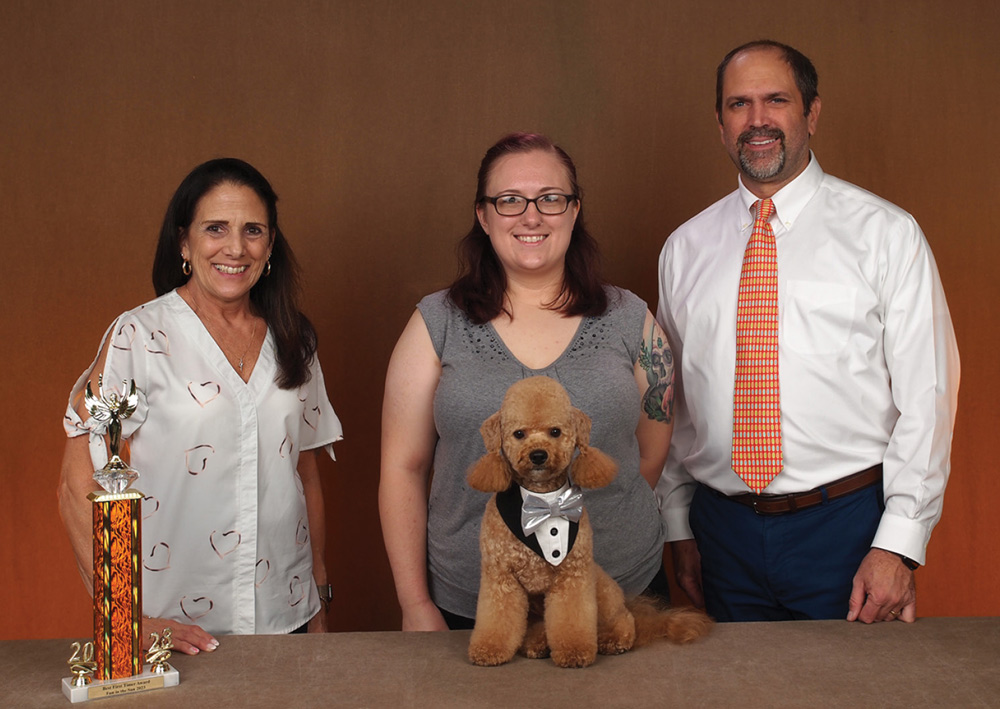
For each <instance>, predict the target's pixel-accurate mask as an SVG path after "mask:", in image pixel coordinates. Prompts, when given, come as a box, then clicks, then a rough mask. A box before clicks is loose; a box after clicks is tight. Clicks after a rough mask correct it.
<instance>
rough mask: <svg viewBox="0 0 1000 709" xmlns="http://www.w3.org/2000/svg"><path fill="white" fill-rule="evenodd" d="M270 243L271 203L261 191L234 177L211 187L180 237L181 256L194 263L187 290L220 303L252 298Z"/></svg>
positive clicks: (268, 254) (268, 253)
mask: <svg viewBox="0 0 1000 709" xmlns="http://www.w3.org/2000/svg"><path fill="white" fill-rule="evenodd" d="M271 243H272V236H271V231H270V229H269V228H268V219H267V207H266V206H265V205H264V202H263V200H261V198H260V197H259V196H258V195H257V193H256V192H254V191H253V190H252V189H251V188H249V187H247V186H245V185H234V184H232V183H229V182H224V183H222V184H220V185H218V186H216V187H214V188H212V189H211V190H209V191H208V192H206V193H205V196H204V197H202V198H201V199H200V200H199V201H198V206H197V207H196V208H195V212H194V218H193V219H192V220H191V224H190V225H189V226H188V227H187V229H186V230H185V232H184V234H183V235H182V237H181V256H182V257H183V258H184V259H186V260H188V261H190V262H191V278H190V279H189V280H188V282H187V284H186V288H187V289H188V292H189V293H191V294H192V295H193V296H194V297H195V298H199V299H202V300H206V299H208V300H214V301H216V302H217V303H218V304H226V303H234V302H239V301H242V300H248V299H249V295H250V289H251V288H252V287H253V286H254V284H255V283H257V279H258V278H260V275H261V273H262V272H263V270H264V266H265V264H266V263H267V259H268V257H269V256H270V254H271Z"/></svg>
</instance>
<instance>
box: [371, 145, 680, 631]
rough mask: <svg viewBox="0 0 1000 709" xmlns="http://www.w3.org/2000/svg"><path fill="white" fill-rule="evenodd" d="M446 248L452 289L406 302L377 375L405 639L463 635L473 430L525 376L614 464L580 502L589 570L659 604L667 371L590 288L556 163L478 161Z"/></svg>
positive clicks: (658, 355)
mask: <svg viewBox="0 0 1000 709" xmlns="http://www.w3.org/2000/svg"><path fill="white" fill-rule="evenodd" d="M460 250H461V259H462V271H461V275H460V276H459V278H458V279H457V280H456V281H455V282H454V283H453V284H452V285H451V287H450V288H448V289H447V290H444V291H440V292H437V293H434V294H432V295H429V296H427V297H426V298H424V299H423V300H421V301H420V303H419V304H418V306H417V311H416V312H415V313H414V314H413V316H412V317H411V318H410V321H409V323H408V324H407V326H406V328H405V329H404V331H403V334H402V335H401V336H400V338H399V342H398V343H397V345H396V348H395V351H394V352H393V355H392V359H391V361H390V363H389V369H388V373H387V376H386V386H385V399H384V402H383V411H382V477H381V483H380V487H379V507H380V512H381V517H382V529H383V535H384V537H385V544H386V550H387V551H388V554H389V561H390V564H391V566H392V571H393V576H394V579H395V584H396V592H397V595H398V598H399V603H400V606H401V608H402V611H403V629H404V630H445V629H447V628H452V629H457V628H471V627H472V625H473V623H474V618H475V613H476V598H477V593H478V588H479V575H480V569H479V524H480V520H481V518H482V515H483V510H484V508H485V505H486V502H487V500H488V499H489V495H488V494H486V493H482V492H478V491H475V490H472V489H470V488H469V487H468V485H467V484H466V482H465V475H466V471H467V470H468V468H469V466H470V465H471V464H472V463H473V462H475V461H476V460H478V459H479V458H480V457H481V456H482V455H483V454H484V453H485V449H484V447H483V442H482V438H481V437H480V434H479V427H480V425H481V424H482V422H483V421H484V420H485V419H486V418H487V417H488V416H489V415H490V414H492V413H494V412H495V411H496V410H497V409H498V408H499V406H500V402H501V400H502V399H503V396H504V393H505V392H506V390H507V388H508V387H509V386H510V385H511V384H512V383H514V382H515V381H517V380H519V379H522V378H525V377H530V376H536V375H545V376H549V377H552V378H554V379H556V380H558V381H559V382H560V383H561V384H562V385H563V386H564V387H565V388H566V390H567V391H568V392H569V394H570V397H571V398H572V400H573V404H574V405H575V406H577V407H578V408H580V409H582V410H583V411H584V412H586V413H587V414H588V415H589V416H590V417H591V419H592V422H593V429H592V432H591V440H590V442H591V445H594V446H596V447H597V448H599V449H601V450H603V451H604V452H605V453H607V454H609V455H610V456H611V457H612V458H614V459H615V460H616V461H618V463H619V466H620V470H619V474H618V476H617V478H616V480H615V481H614V483H613V484H612V485H610V486H609V487H606V488H602V489H599V490H587V491H586V492H585V493H584V494H585V505H586V508H587V510H588V514H589V516H590V519H591V523H592V524H593V527H594V539H595V542H594V552H595V556H596V558H597V561H598V562H599V563H600V564H601V566H602V567H603V568H604V569H605V570H606V571H607V572H608V573H610V574H611V575H612V576H613V577H614V578H615V579H617V580H618V582H619V583H620V584H621V585H622V587H623V588H624V590H625V592H626V594H627V595H634V594H637V593H640V592H642V591H644V590H646V589H647V588H648V587H649V586H650V583H651V582H653V580H654V577H657V584H656V585H657V589H656V590H660V592H661V595H662V593H664V592H665V586H666V583H665V578H663V575H662V572H661V562H662V553H663V542H664V538H663V531H662V527H661V523H660V516H659V513H658V511H657V505H656V499H655V497H654V495H653V491H652V487H653V486H654V485H655V483H656V480H657V478H658V477H659V474H660V469H661V467H662V465H663V462H664V459H665V458H666V454H667V448H668V445H669V441H670V431H671V426H672V423H671V415H672V410H671V409H672V399H673V390H672V386H671V383H672V375H673V363H672V358H671V355H670V350H669V347H668V345H667V342H666V337H665V336H664V335H663V333H662V332H661V330H660V328H659V326H658V325H656V323H655V321H654V319H653V316H652V315H651V314H650V313H649V311H648V309H647V308H646V305H645V303H643V302H642V301H641V300H640V299H639V298H637V297H636V296H635V295H633V294H632V293H629V292H628V291H624V290H620V289H618V288H614V287H612V286H608V285H606V284H604V283H603V282H602V281H601V279H600V276H599V274H598V260H599V254H598V249H597V244H596V242H595V241H594V239H593V238H592V237H591V236H590V235H589V234H588V233H587V230H586V229H585V227H584V224H583V214H582V202H581V199H580V190H579V187H578V185H577V182H576V168H575V166H574V165H573V161H572V160H571V159H570V157H569V156H568V155H567V154H566V153H565V152H564V151H563V150H562V149H560V148H559V147H558V146H556V145H554V144H553V143H552V142H551V141H549V140H548V139H547V138H545V137H544V136H540V135H535V134H523V133H515V134H512V135H509V136H506V137H505V138H503V139H501V140H500V141H499V142H498V143H497V144H496V145H494V146H493V147H492V148H490V149H489V151H487V153H486V156H485V157H484V158H483V161H482V164H481V165H480V169H479V181H478V187H477V193H476V202H475V221H474V223H473V226H472V229H471V230H470V231H469V233H468V234H467V235H466V236H465V238H464V239H463V240H462V243H461V249H460ZM431 471H433V476H432V477H433V479H432V481H431V485H430V492H429V496H428V492H427V490H428V487H427V483H428V478H429V477H430V476H431Z"/></svg>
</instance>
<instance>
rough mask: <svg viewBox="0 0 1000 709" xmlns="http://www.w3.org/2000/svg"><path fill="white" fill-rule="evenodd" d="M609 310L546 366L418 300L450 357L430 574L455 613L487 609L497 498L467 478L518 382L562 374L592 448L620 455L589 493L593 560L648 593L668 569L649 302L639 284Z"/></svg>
mask: <svg viewBox="0 0 1000 709" xmlns="http://www.w3.org/2000/svg"><path fill="white" fill-rule="evenodd" d="M608 297H609V305H608V310H607V311H606V312H605V313H604V314H603V315H601V316H599V317H593V318H584V319H583V321H582V322H581V323H580V327H579V329H578V330H577V333H576V336H575V337H574V338H573V341H572V342H571V343H570V345H569V346H568V347H567V348H566V350H565V351H564V352H563V353H562V355H560V356H559V358H558V359H557V360H556V361H555V362H553V363H552V364H551V365H549V366H548V367H545V368H544V369H531V368H530V367H526V366H525V365H523V364H521V363H520V362H519V361H518V360H517V359H516V358H515V357H514V356H513V355H512V354H511V353H510V352H509V351H508V350H507V348H506V346H505V345H504V343H503V341H502V340H501V339H500V337H499V336H498V335H497V333H496V330H494V329H493V326H492V325H491V324H489V323H487V324H485V325H474V324H473V323H471V322H470V321H469V320H468V318H466V317H465V315H464V314H463V313H462V312H461V311H460V310H459V309H458V308H456V307H455V306H454V304H452V303H451V301H449V300H448V298H447V292H446V291H439V292H437V293H433V294H431V295H429V296H427V297H426V298H424V299H423V300H421V301H420V303H419V304H418V305H417V308H418V309H419V311H420V314H421V315H422V316H423V319H424V322H425V323H426V325H427V330H428V331H429V332H430V336H431V341H432V342H433V343H434V350H435V351H436V352H437V355H438V357H439V358H440V360H441V379H440V381H439V383H438V386H437V391H436V392H435V394H434V423H435V425H436V427H437V433H438V442H437V445H436V447H435V450H434V470H433V479H432V481H431V491H430V501H429V503H428V511H427V570H428V582H429V584H430V592H431V597H432V598H433V600H434V602H435V603H436V604H437V605H438V606H440V607H441V608H444V609H445V610H447V611H450V612H452V613H457V614H459V615H463V616H466V617H469V618H473V617H475V615H476V599H477V595H478V592H479V573H480V571H479V524H480V521H481V519H482V516H483V510H484V509H485V507H486V502H487V501H488V500H489V498H490V495H489V494H487V493H483V492H479V491H477V490H473V489H472V488H470V487H469V485H468V483H467V482H466V478H465V476H466V473H467V471H468V469H469V467H470V466H471V465H472V464H473V463H474V462H475V461H477V460H478V459H479V458H480V457H481V456H483V455H484V454H485V453H486V449H485V447H484V446H483V440H482V437H481V436H480V435H479V427H480V426H481V425H482V422H483V421H484V420H486V418H487V417H489V416H490V415H491V414H493V413H494V412H496V411H497V410H498V409H499V408H500V403H501V401H502V400H503V397H504V394H505V393H506V392H507V388H508V387H509V386H510V385H511V384H513V383H514V382H515V381H517V380H519V379H523V378H525V377H532V376H536V375H545V376H548V377H552V378H553V379H556V380H557V381H559V382H560V383H561V384H562V385H563V386H564V387H565V388H566V391H567V392H569V396H570V399H571V400H572V402H573V405H574V406H576V407H577V408H579V409H581V410H582V411H584V412H585V413H586V414H587V415H588V416H590V418H591V421H592V424H593V426H592V430H591V436H590V443H591V445H593V446H595V447H597V448H599V449H600V450H602V451H604V452H605V453H607V454H608V455H610V456H611V457H612V458H614V459H615V460H616V461H617V462H618V465H619V472H618V476H617V477H616V479H615V481H614V482H613V483H612V484H611V485H609V486H608V487H605V488H601V489H599V490H585V491H584V504H585V506H586V508H587V512H588V514H589V516H590V520H591V524H592V525H593V528H594V555H595V557H596V559H597V562H598V563H599V564H600V565H601V567H602V568H604V570H605V571H607V572H608V573H609V574H610V575H611V576H612V577H613V578H615V579H616V580H617V581H618V582H619V583H620V584H621V586H622V588H623V589H624V590H625V593H626V595H634V594H637V593H640V592H641V591H643V590H644V589H645V588H646V586H647V585H648V584H649V582H650V581H651V580H652V578H653V576H654V574H655V573H656V571H657V570H658V569H659V567H660V564H661V562H662V555H663V540H664V533H663V529H662V525H661V520H660V515H659V512H658V510H657V506H656V498H655V496H654V495H653V491H652V490H651V489H650V487H649V485H648V484H647V483H646V481H645V480H644V479H643V478H642V476H641V475H640V474H639V444H638V441H637V440H636V437H635V429H636V426H637V424H638V423H639V415H640V404H639V397H640V394H639V391H638V387H637V385H636V382H635V374H634V371H635V370H634V367H635V362H636V359H637V358H638V356H639V346H640V343H641V341H642V335H643V333H642V328H643V324H644V321H645V317H646V310H647V308H646V304H645V303H644V302H643V301H642V300H640V299H639V298H638V297H637V296H636V295H634V294H633V293H630V292H629V291H625V290H621V289H618V288H609V289H608Z"/></svg>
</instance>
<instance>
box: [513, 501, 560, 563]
mask: <svg viewBox="0 0 1000 709" xmlns="http://www.w3.org/2000/svg"><path fill="white" fill-rule="evenodd" d="M519 487H520V486H519ZM520 490H521V501H522V502H523V501H525V500H527V499H528V496H529V495H530V496H531V497H537V498H540V499H542V500H544V501H545V502H546V503H548V504H551V503H553V502H555V501H556V500H558V499H559V496H560V495H562V494H563V493H564V492H566V491H567V490H569V483H568V482H567V483H566V484H565V485H563V486H562V487H561V488H559V489H558V490H553V491H552V492H532V491H531V490H525V489H524V488H523V487H521V488H520ZM534 534H535V539H536V540H537V541H538V546H540V547H541V548H542V555H543V556H544V558H545V560H546V561H547V562H549V563H550V564H552V565H553V566H559V564H561V563H562V561H563V559H565V558H566V554H567V552H568V548H569V520H567V519H566V518H565V517H549V518H548V519H547V520H545V521H544V522H542V523H541V524H540V525H538V527H536V528H535V531H534Z"/></svg>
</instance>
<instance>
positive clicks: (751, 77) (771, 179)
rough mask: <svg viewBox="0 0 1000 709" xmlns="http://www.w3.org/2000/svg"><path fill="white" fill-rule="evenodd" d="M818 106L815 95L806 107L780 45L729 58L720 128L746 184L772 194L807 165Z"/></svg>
mask: <svg viewBox="0 0 1000 709" xmlns="http://www.w3.org/2000/svg"><path fill="white" fill-rule="evenodd" d="M819 111H820V100H819V97H817V98H816V99H815V100H814V101H813V103H812V106H810V108H809V112H808V113H806V111H805V106H804V105H803V103H802V94H801V93H800V92H799V89H798V86H797V85H796V83H795V75H794V73H793V72H792V68H791V67H790V66H789V65H788V63H787V62H786V61H785V60H784V57H783V56H782V54H781V52H780V50H778V49H774V48H771V47H763V48H755V49H750V50H748V51H746V52H743V53H742V54H739V55H737V56H736V57H734V58H733V59H732V61H731V62H730V63H729V65H728V66H727V67H726V72H725V76H724V78H723V83H722V108H721V111H720V113H719V114H718V119H719V131H720V134H721V137H722V144H723V145H724V146H725V148H726V151H727V152H728V153H729V157H730V158H732V160H733V162H734V163H735V164H736V167H737V168H739V170H740V173H741V175H742V178H743V184H744V185H745V186H746V187H747V189H749V190H750V191H751V192H753V193H754V194H755V195H757V196H758V197H761V198H764V197H770V196H771V195H773V194H774V193H775V192H777V191H778V190H779V189H781V188H782V187H784V186H785V185H786V184H788V183H789V182H790V181H791V180H793V179H795V178H796V177H797V176H798V175H799V174H800V173H801V172H802V171H803V170H804V169H805V168H806V165H808V164H809V138H810V136H812V134H813V133H815V132H816V123H817V120H818V119H819Z"/></svg>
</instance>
